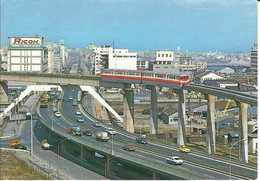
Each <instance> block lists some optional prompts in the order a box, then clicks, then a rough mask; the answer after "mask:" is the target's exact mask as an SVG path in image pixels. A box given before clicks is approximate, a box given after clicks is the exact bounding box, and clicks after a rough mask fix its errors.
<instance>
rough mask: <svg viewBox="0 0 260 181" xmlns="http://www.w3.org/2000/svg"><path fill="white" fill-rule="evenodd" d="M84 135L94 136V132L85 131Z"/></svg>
mask: <svg viewBox="0 0 260 181" xmlns="http://www.w3.org/2000/svg"><path fill="white" fill-rule="evenodd" d="M83 135H86V136H92V132H91V131H90V130H85V131H83Z"/></svg>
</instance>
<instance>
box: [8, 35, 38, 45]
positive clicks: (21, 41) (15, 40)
mask: <svg viewBox="0 0 260 181" xmlns="http://www.w3.org/2000/svg"><path fill="white" fill-rule="evenodd" d="M10 46H12V47H41V46H42V38H20V37H11V38H10Z"/></svg>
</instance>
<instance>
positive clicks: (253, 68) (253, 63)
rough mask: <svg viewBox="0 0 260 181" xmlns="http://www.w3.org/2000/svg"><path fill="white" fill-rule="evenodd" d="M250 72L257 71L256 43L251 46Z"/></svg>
mask: <svg viewBox="0 0 260 181" xmlns="http://www.w3.org/2000/svg"><path fill="white" fill-rule="evenodd" d="M250 69H251V71H252V72H257V44H254V46H253V47H252V48H251V67H250Z"/></svg>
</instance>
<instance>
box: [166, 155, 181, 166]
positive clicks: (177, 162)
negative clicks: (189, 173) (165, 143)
mask: <svg viewBox="0 0 260 181" xmlns="http://www.w3.org/2000/svg"><path fill="white" fill-rule="evenodd" d="M166 160H167V162H168V163H170V164H174V165H181V164H182V163H183V161H182V159H181V158H180V157H178V156H172V157H168V158H167V159H166Z"/></svg>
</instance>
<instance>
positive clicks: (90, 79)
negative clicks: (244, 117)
mask: <svg viewBox="0 0 260 181" xmlns="http://www.w3.org/2000/svg"><path fill="white" fill-rule="evenodd" d="M8 81H22V82H37V83H41V84H58V85H87V86H100V76H94V75H89V76H79V75H64V74H44V73H17V72H0V82H8ZM120 84H127V80H124V81H123V82H116V83H115V85H116V86H117V85H120ZM104 85H105V84H104ZM112 85H113V83H112ZM110 86H111V83H110ZM120 87H122V86H120ZM183 89H184V90H189V91H197V92H201V93H204V94H210V95H216V96H220V97H223V98H227V99H233V100H237V101H241V102H244V103H248V104H251V105H257V97H256V96H252V95H249V94H244V93H242V92H239V91H232V90H228V89H223V88H218V87H211V86H205V85H202V84H190V85H184V86H183Z"/></svg>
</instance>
